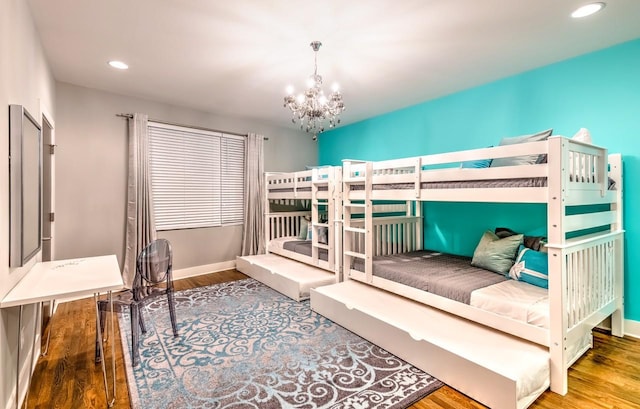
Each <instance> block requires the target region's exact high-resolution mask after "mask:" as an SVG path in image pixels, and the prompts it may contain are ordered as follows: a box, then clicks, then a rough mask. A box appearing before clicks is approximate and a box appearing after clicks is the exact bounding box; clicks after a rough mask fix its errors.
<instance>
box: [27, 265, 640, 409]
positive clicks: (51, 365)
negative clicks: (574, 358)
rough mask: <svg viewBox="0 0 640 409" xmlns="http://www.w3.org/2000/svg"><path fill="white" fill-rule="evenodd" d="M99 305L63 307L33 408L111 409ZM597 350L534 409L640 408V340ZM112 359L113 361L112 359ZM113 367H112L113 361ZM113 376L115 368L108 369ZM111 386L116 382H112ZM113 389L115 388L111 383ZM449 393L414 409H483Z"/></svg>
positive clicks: (225, 276) (612, 340)
mask: <svg viewBox="0 0 640 409" xmlns="http://www.w3.org/2000/svg"><path fill="white" fill-rule="evenodd" d="M243 278H246V276H245V275H244V274H242V273H239V272H238V271H235V270H229V271H224V272H220V273H214V274H208V275H203V276H198V277H193V278H188V279H183V280H177V281H175V287H176V289H177V290H183V289H187V288H193V287H200V286H205V285H209V284H215V283H221V282H226V281H232V280H238V279H243ZM94 340H95V310H94V309H93V299H85V300H78V301H73V302H69V303H63V304H60V305H59V306H58V310H57V312H56V314H55V316H54V318H53V332H52V334H51V344H50V347H49V354H48V355H47V356H46V357H43V358H40V360H39V361H38V365H37V367H36V370H35V373H34V374H33V379H32V381H31V389H30V393H29V400H28V407H29V408H47V409H49V408H71V409H75V408H83V409H84V408H101V409H104V408H106V400H105V394H104V384H103V380H102V372H101V367H100V365H96V364H94V346H95V343H94V342H95V341H94ZM119 340H120V334H119V332H118V331H117V326H116V341H117V342H116V343H115V345H116V367H117V370H116V379H117V381H116V402H115V405H114V407H115V408H128V407H130V403H129V393H128V390H127V382H126V378H125V371H124V359H123V355H122V347H121V346H120V342H119ZM594 343H595V347H594V348H593V349H592V350H591V351H589V352H587V353H586V354H585V355H584V356H583V357H582V358H581V359H580V360H579V361H578V362H577V363H576V364H575V365H574V366H573V367H572V368H571V370H570V372H569V393H568V394H567V395H566V396H560V395H557V394H554V393H551V392H545V393H544V394H543V395H542V396H541V397H540V398H539V399H538V400H537V401H536V402H535V403H534V404H533V405H532V406H530V407H531V408H532V409H557V408H567V409H574V408H575V409H587V408H607V409H614V408H615V409H624V408H640V340H637V339H634V338H630V337H625V338H616V337H612V336H609V335H607V334H605V333H601V332H596V333H595V334H594ZM107 356H109V355H107ZM107 362H109V361H107ZM108 371H109V372H108V373H109V375H110V374H111V372H110V368H109V369H108ZM109 377H110V379H109V382H111V376H109ZM109 386H110V388H111V383H109ZM483 407H484V406H483V405H480V404H478V403H477V402H475V401H473V400H471V399H469V398H467V397H466V396H464V395H462V394H461V393H459V392H457V391H455V390H454V389H451V388H449V387H446V386H445V387H443V388H441V389H440V390H438V391H437V392H435V393H433V394H431V395H429V396H428V397H426V398H425V399H423V400H421V401H420V402H418V403H416V404H414V405H413V406H411V409H458V408H483Z"/></svg>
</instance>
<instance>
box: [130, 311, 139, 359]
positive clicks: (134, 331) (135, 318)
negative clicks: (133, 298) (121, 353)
mask: <svg viewBox="0 0 640 409" xmlns="http://www.w3.org/2000/svg"><path fill="white" fill-rule="evenodd" d="M129 310H130V311H131V360H132V366H138V363H139V362H140V356H139V351H138V342H139V336H138V325H139V324H138V323H139V322H140V321H139V320H140V317H139V310H138V305H137V304H131V305H130V307H129Z"/></svg>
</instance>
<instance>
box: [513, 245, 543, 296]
mask: <svg viewBox="0 0 640 409" xmlns="http://www.w3.org/2000/svg"><path fill="white" fill-rule="evenodd" d="M509 277H511V278H513V279H514V280H518V281H524V282H525V283H529V284H533V285H535V286H538V287H542V288H549V259H548V255H547V253H542V252H540V251H535V250H532V249H529V248H526V247H524V246H520V248H519V250H518V258H516V262H515V264H514V265H513V267H511V269H510V270H509Z"/></svg>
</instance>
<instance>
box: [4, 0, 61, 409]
mask: <svg viewBox="0 0 640 409" xmlns="http://www.w3.org/2000/svg"><path fill="white" fill-rule="evenodd" d="M54 93H55V83H54V81H53V76H52V75H51V72H50V70H49V67H48V64H47V61H46V58H45V55H44V52H43V49H42V45H41V44H40V39H39V38H38V33H37V31H36V29H35V27H34V24H33V19H32V17H31V13H30V11H29V8H28V7H27V2H26V1H24V0H2V1H0V192H1V193H0V299H2V298H4V296H5V295H6V294H7V293H8V292H9V291H10V290H11V288H13V286H14V285H15V284H16V283H17V282H18V281H19V280H20V279H21V278H22V277H23V276H24V274H25V273H26V272H27V271H28V270H29V268H31V267H32V266H33V264H34V263H35V259H32V260H31V262H29V263H28V264H27V265H26V266H24V267H21V268H9V245H8V243H7V239H8V237H9V195H8V192H9V132H8V131H9V115H8V113H9V109H8V105H9V104H20V105H24V106H25V107H26V108H27V110H28V111H29V112H30V113H31V115H33V116H34V117H35V118H36V119H38V121H40V118H41V110H42V108H44V110H46V111H47V112H48V113H49V114H50V115H53V114H54V113H55V112H54V106H53V103H54ZM52 119H53V118H52ZM36 258H38V259H39V258H40V254H38V255H37V256H36ZM17 315H18V313H17V308H8V309H3V310H1V312H0V316H1V319H0V363H1V365H0V407H2V408H10V407H12V405H13V404H14V401H15V397H14V395H13V394H14V388H15V379H16V375H15V370H16V349H17V348H16V347H17V334H19V333H24V336H23V337H22V348H23V350H22V351H23V353H22V356H21V362H20V368H21V372H22V375H23V376H24V375H26V374H27V371H28V370H29V365H28V360H27V357H26V356H25V355H26V353H24V351H27V350H29V347H30V345H31V343H32V335H31V334H33V327H34V325H37V324H36V320H35V308H34V306H27V308H25V311H24V318H23V319H24V321H23V326H22V328H20V329H18V327H17V326H18V320H17ZM38 327H39V326H38ZM22 379H25V378H24V377H23V378H22ZM24 384H26V382H23V386H24ZM25 389H26V388H24V387H23V391H24V390H25Z"/></svg>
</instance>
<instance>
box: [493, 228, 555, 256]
mask: <svg viewBox="0 0 640 409" xmlns="http://www.w3.org/2000/svg"><path fill="white" fill-rule="evenodd" d="M494 233H495V234H496V236H498V237H500V238H501V239H503V238H505V237H509V236H513V235H514V234H520V233H517V232H515V231H513V230H511V229H510V228H508V227H496V230H495V232H494ZM522 243H523V245H524V246H525V247H528V248H530V249H532V250H536V251H542V249H544V248H545V247H544V246H545V244H547V238H546V237H545V236H527V235H525V236H524V237H523V238H522Z"/></svg>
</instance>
